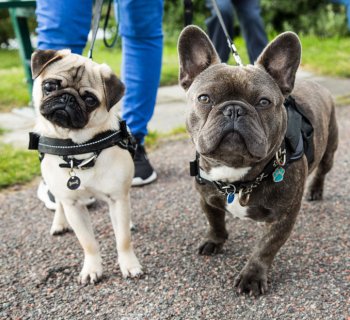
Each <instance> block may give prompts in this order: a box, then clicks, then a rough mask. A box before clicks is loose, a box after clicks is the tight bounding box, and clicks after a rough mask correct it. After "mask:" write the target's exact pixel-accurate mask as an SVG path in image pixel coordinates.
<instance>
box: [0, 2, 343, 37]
mask: <svg viewBox="0 0 350 320" xmlns="http://www.w3.org/2000/svg"><path fill="white" fill-rule="evenodd" d="M193 7H194V10H193V11H194V20H193V23H194V24H196V25H199V26H201V27H203V28H205V18H206V17H207V16H208V15H209V11H208V10H207V9H206V7H205V1H204V0H193ZM261 8H262V16H263V19H264V22H265V26H266V30H267V32H268V34H270V35H271V34H276V33H278V32H281V31H285V30H293V31H295V32H297V33H299V34H300V35H315V36H319V37H334V36H345V35H347V34H348V30H347V27H346V15H345V7H344V6H341V5H337V4H332V3H331V2H330V1H329V0H293V1H290V0H261ZM106 10H107V6H106V5H105V6H104V12H103V16H105V14H106ZM183 15H184V8H183V1H182V0H165V1H164V20H163V21H164V33H165V40H166V41H174V40H176V39H177V36H178V34H179V32H180V31H181V29H182V28H183ZM113 16H114V14H113V12H112V13H111V19H110V20H109V24H108V26H109V27H110V28H111V30H112V32H115V23H114V19H113ZM100 25H101V26H102V25H103V22H101V24H100ZM30 28H31V30H33V32H34V30H35V19H34V17H33V19H31V20H30ZM238 30H239V25H238V22H237V31H238ZM13 37H14V35H13V30H12V27H11V22H10V18H9V16H8V13H7V11H6V10H1V11H0V44H8V40H9V39H11V38H13Z"/></svg>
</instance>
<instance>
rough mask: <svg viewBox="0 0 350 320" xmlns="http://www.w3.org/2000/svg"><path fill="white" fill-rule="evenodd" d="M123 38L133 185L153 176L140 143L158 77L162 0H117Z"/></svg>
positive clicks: (125, 111) (125, 114) (125, 112)
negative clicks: (132, 141) (132, 140)
mask: <svg viewBox="0 0 350 320" xmlns="http://www.w3.org/2000/svg"><path fill="white" fill-rule="evenodd" d="M117 8H118V13H117V16H118V19H119V32H120V35H121V38H122V75H121V78H122V81H123V82H124V84H125V87H126V92H125V96H124V98H123V106H122V116H123V118H124V119H125V120H126V123H127V124H128V126H129V128H130V130H131V132H132V134H133V135H134V136H135V137H136V139H137V142H138V144H139V145H140V147H139V148H138V150H137V151H136V156H135V179H136V178H139V179H138V180H137V181H136V180H135V179H134V181H133V185H143V184H146V183H150V182H152V181H154V180H155V179H156V177H157V176H156V174H155V172H154V170H153V168H152V167H151V165H150V164H149V162H148V158H147V156H146V153H145V150H144V147H143V146H142V145H143V142H144V137H145V135H147V125H148V122H149V120H150V119H151V117H152V115H153V111H154V106H155V103H156V97H157V90H158V86H159V80H160V72H161V63H162V50H163V33H162V14H163V0H142V1H141V0H140V1H131V0H123V1H118V2H117Z"/></svg>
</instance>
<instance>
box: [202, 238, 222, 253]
mask: <svg viewBox="0 0 350 320" xmlns="http://www.w3.org/2000/svg"><path fill="white" fill-rule="evenodd" d="M222 247H223V243H214V242H212V241H206V242H204V243H203V244H202V245H201V246H200V247H199V249H198V253H199V254H201V255H205V256H210V255H214V254H218V253H220V252H221V251H222Z"/></svg>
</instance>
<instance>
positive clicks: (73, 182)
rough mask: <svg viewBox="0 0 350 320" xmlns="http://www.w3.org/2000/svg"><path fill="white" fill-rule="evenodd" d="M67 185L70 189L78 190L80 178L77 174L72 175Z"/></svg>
mask: <svg viewBox="0 0 350 320" xmlns="http://www.w3.org/2000/svg"><path fill="white" fill-rule="evenodd" d="M67 187H68V189H70V190H76V189H78V188H79V187H80V179H79V178H78V177H77V176H71V177H70V178H69V179H68V181H67Z"/></svg>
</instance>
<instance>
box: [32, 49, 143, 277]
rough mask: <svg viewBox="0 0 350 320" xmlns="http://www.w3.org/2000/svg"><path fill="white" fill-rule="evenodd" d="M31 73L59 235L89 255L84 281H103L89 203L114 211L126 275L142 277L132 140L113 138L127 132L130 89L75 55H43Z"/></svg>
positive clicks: (44, 166)
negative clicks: (66, 234) (124, 118)
mask: <svg viewBox="0 0 350 320" xmlns="http://www.w3.org/2000/svg"><path fill="white" fill-rule="evenodd" d="M31 67H32V75H33V79H34V85H33V103H34V106H35V110H36V114H37V119H36V126H35V132H36V134H37V135H38V137H39V138H38V139H40V140H39V142H38V144H39V151H40V150H41V151H40V152H41V157H42V161H41V172H42V176H43V179H44V180H45V182H46V184H47V185H48V188H49V190H50V191H51V193H52V194H53V195H54V196H55V199H56V202H57V209H56V211H55V216H54V220H53V224H52V227H51V234H58V233H61V232H63V231H65V230H67V229H68V228H70V227H71V228H72V229H73V231H74V232H75V234H76V236H77V238H78V240H79V242H80V244H81V246H82V247H83V250H84V264H83V268H82V270H81V272H80V276H79V281H80V282H81V283H83V284H85V283H88V282H90V283H95V282H97V281H98V280H99V279H100V278H101V276H102V261H101V254H100V251H99V246H98V243H97V241H96V240H95V237H94V232H93V229H92V225H91V222H90V217H89V212H88V210H87V208H86V206H85V203H86V201H85V200H86V199H88V198H90V197H91V196H93V197H96V198H100V199H102V200H104V201H106V202H107V203H108V206H109V214H110V218H111V220H112V224H113V229H114V233H115V236H116V242H117V250H118V262H119V266H120V269H121V272H122V275H123V276H124V277H129V276H130V277H136V276H139V275H141V274H142V267H141V265H140V263H139V261H138V259H137V257H136V255H135V253H134V250H133V246H132V243H131V234H130V228H129V225H130V199H129V193H130V187H131V181H132V178H133V175H134V164H133V160H132V156H131V154H130V152H129V151H128V150H127V148H124V147H123V146H124V145H125V143H126V142H125V141H126V140H127V139H126V140H125V138H128V137H126V136H125V135H124V136H123V137H122V138H121V139H120V140H116V141H114V140H113V139H115V137H116V136H118V135H120V133H121V129H122V128H121V125H122V122H120V121H118V117H117V110H116V107H115V105H116V103H117V102H118V101H119V100H120V99H121V97H122V96H123V93H124V85H123V83H122V82H121V81H120V80H119V79H118V78H117V76H116V75H115V74H114V73H113V72H112V70H111V69H110V68H109V67H108V66H107V65H105V64H97V63H95V62H93V61H91V60H90V59H87V58H84V57H82V56H80V55H76V54H72V53H71V52H70V51H69V50H59V51H54V50H38V51H36V52H34V53H33V55H32V59H31ZM124 131H125V128H124ZM106 132H107V133H108V135H107V136H106ZM109 133H110V134H109ZM124 133H125V132H124ZM111 137H112V140H111ZM106 143H107V144H108V143H109V144H108V145H106ZM91 146H92V147H96V148H97V150H95V149H94V150H93V149H91ZM45 148H46V149H45ZM84 148H86V149H84ZM43 150H44V151H43ZM56 150H58V151H57V152H56ZM67 150H68V151H67ZM55 153H58V154H55ZM62 153H63V155H62ZM71 153H72V154H73V155H71Z"/></svg>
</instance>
